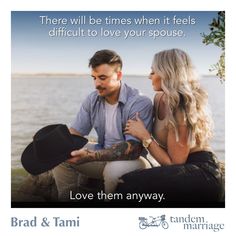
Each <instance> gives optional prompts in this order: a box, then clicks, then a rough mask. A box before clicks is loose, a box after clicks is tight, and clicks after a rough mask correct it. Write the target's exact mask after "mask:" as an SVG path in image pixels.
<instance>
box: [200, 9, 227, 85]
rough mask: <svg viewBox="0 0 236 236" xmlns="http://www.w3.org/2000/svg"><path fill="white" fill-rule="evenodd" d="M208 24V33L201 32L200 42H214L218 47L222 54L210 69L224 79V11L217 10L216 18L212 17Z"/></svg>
mask: <svg viewBox="0 0 236 236" xmlns="http://www.w3.org/2000/svg"><path fill="white" fill-rule="evenodd" d="M209 26H210V31H211V32H210V33H209V34H208V35H206V34H204V33H203V34H202V37H203V40H202V42H203V43H204V44H206V45H208V44H214V45H215V46H217V47H220V48H221V50H222V54H221V56H220V58H219V61H218V62H217V63H216V64H214V65H212V66H211V69H210V71H216V75H217V76H218V77H219V78H220V79H221V80H222V81H224V80H225V12H224V11H220V12H218V17H217V19H215V18H213V20H212V22H211V24H210V25H209Z"/></svg>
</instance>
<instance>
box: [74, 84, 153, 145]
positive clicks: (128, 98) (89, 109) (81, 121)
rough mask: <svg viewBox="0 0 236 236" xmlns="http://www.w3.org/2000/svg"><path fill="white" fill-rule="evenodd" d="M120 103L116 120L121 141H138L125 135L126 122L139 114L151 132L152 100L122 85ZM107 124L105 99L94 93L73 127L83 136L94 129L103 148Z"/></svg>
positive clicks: (80, 111)
mask: <svg viewBox="0 0 236 236" xmlns="http://www.w3.org/2000/svg"><path fill="white" fill-rule="evenodd" d="M118 103H119V104H118V108H117V117H116V120H117V127H118V131H119V135H120V138H121V140H124V141H125V140H126V141H127V140H137V139H136V138H135V137H133V136H131V135H124V134H123V131H124V128H125V125H126V122H127V121H128V120H129V119H134V118H135V115H136V113H137V112H138V113H139V117H140V118H141V119H142V121H143V122H144V124H145V126H146V128H147V129H148V131H149V132H151V130H152V121H153V109H152V101H151V99H150V98H148V97H146V96H144V95H141V94H140V93H139V91H138V90H137V89H134V88H131V87H129V86H128V85H127V84H125V83H121V89H120V94H119V99H118ZM105 122H106V120H105V99H104V98H103V97H101V96H99V95H98V93H97V91H94V92H92V93H91V94H89V95H88V96H87V98H86V99H85V100H84V101H83V103H82V105H81V108H80V110H79V112H78V114H77V116H76V119H75V120H74V122H73V124H72V126H71V127H72V128H74V129H75V130H77V131H78V132H79V133H80V134H81V135H83V136H85V135H88V134H89V133H90V131H91V130H92V128H94V129H95V130H96V132H97V135H98V144H100V145H101V146H102V147H103V145H104V137H105Z"/></svg>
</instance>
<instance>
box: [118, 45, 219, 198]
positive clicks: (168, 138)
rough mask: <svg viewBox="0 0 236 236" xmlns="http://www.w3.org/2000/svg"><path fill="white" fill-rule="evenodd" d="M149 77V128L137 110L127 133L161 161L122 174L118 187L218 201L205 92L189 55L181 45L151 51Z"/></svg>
mask: <svg viewBox="0 0 236 236" xmlns="http://www.w3.org/2000/svg"><path fill="white" fill-rule="evenodd" d="M150 80H151V81H152V86H153V89H154V90H155V91H156V92H157V93H156V95H155V98H154V114H155V117H154V126H153V132H152V134H151V133H150V132H148V130H147V129H146V128H145V126H144V124H143V122H142V120H141V119H140V118H139V116H138V114H137V117H136V120H128V122H127V124H126V128H125V133H126V134H130V135H133V136H135V137H136V138H138V139H140V140H141V141H142V143H143V146H144V147H145V148H146V149H147V150H148V151H149V153H150V154H151V155H152V157H153V158H154V159H155V160H156V161H157V162H158V163H159V164H160V167H154V168H151V169H147V170H141V171H136V172H132V173H129V174H127V175H124V176H123V177H122V180H123V182H124V183H123V184H120V186H119V188H118V191H119V192H126V193H128V192H129V193H135V192H136V193H138V192H142V193H143V192H146V193H148V192H152V193H153V192H156V193H163V194H164V199H165V201H170V202H176V201H189V202H192V201H197V202H199V201H201V202H208V201H212V202H214V201H218V200H219V198H220V195H221V189H222V187H221V186H222V185H221V174H220V171H219V168H218V163H217V160H216V157H215V155H214V154H213V152H212V149H211V147H210V144H209V140H210V138H211V136H212V125H211V124H212V122H211V117H210V116H209V115H208V113H207V111H206V107H207V100H208V96H207V93H206V92H205V91H204V90H203V89H202V88H201V87H200V84H199V82H198V80H197V77H196V75H195V73H194V68H193V65H192V62H191V60H190V58H189V56H188V55H187V54H186V53H185V52H184V51H182V50H180V49H171V50H165V51H161V52H159V53H157V54H155V55H154V59H153V62H152V66H151V73H150Z"/></svg>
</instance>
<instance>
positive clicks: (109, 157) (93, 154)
mask: <svg viewBox="0 0 236 236" xmlns="http://www.w3.org/2000/svg"><path fill="white" fill-rule="evenodd" d="M142 149H143V147H142V145H141V143H139V142H137V141H135V140H129V141H125V142H121V143H117V144H114V145H112V146H111V147H110V148H107V149H102V150H98V151H92V150H87V149H84V148H83V149H80V150H78V151H73V152H72V153H71V155H72V158H70V159H68V162H70V163H76V164H83V163H86V162H91V161H121V160H135V159H137V158H138V157H139V156H140V154H141V152H142Z"/></svg>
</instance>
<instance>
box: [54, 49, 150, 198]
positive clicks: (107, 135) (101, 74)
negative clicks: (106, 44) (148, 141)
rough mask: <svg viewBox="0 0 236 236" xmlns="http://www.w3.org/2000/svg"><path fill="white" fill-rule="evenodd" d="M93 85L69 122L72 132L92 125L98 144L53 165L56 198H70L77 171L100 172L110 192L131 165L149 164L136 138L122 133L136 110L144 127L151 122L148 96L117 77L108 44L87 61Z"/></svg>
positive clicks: (117, 60) (116, 59)
mask: <svg viewBox="0 0 236 236" xmlns="http://www.w3.org/2000/svg"><path fill="white" fill-rule="evenodd" d="M89 67H91V69H92V70H91V76H92V78H93V80H94V85H95V88H96V91H94V92H92V93H91V94H90V95H88V97H87V98H86V99H85V100H84V102H83V103H82V106H81V108H80V111H79V112H78V114H77V117H76V119H75V121H74V123H73V124H72V126H71V128H70V132H71V133H72V134H76V135H81V136H85V135H88V134H89V133H90V131H91V129H92V128H94V129H95V130H96V132H97V135H98V144H97V145H91V144H88V145H87V146H86V148H83V149H80V150H75V151H73V152H72V153H71V156H72V157H71V158H70V159H68V160H67V161H66V162H64V163H62V164H60V165H59V166H57V167H56V168H54V170H53V174H54V177H55V181H56V185H57V188H58V193H59V200H68V199H70V193H71V192H73V191H76V188H77V180H78V174H79V173H82V174H84V175H87V176H89V177H92V178H100V179H101V178H104V185H105V192H106V193H109V192H114V191H115V188H116V185H117V182H118V179H119V177H121V176H122V175H123V174H125V173H128V172H130V171H133V170H136V169H143V168H149V167H150V164H149V163H148V162H147V161H146V160H145V159H144V158H142V157H140V154H141V152H142V150H143V147H142V144H141V143H140V142H139V141H138V140H137V139H136V138H134V137H133V136H130V135H124V134H123V131H124V128H125V125H126V122H127V121H128V120H129V119H133V118H134V117H135V115H136V114H137V113H139V116H140V118H141V119H142V120H143V122H144V124H145V126H146V127H147V128H148V130H151V128H152V127H151V126H152V102H151V100H150V99H149V98H147V97H145V96H142V95H140V94H139V92H138V90H136V89H133V88H131V87H129V86H127V85H126V84H124V83H122V82H121V80H122V72H121V70H122V60H121V58H120V56H119V55H118V54H117V53H116V52H114V51H111V50H101V51H97V52H96V53H95V54H94V56H93V57H92V58H91V59H90V61H89Z"/></svg>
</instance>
